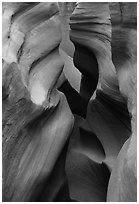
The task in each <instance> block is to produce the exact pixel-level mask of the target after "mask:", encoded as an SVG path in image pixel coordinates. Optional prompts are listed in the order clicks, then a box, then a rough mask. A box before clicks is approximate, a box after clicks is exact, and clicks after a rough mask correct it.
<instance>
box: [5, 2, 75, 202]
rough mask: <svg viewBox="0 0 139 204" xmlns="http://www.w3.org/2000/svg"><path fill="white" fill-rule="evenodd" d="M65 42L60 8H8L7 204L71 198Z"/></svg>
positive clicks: (37, 5)
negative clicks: (67, 162) (60, 88)
mask: <svg viewBox="0 0 139 204" xmlns="http://www.w3.org/2000/svg"><path fill="white" fill-rule="evenodd" d="M60 42H61V29H60V19H59V7H58V4H57V3H55V2H54V3H4V4H3V201H7V202H16V201H18V202H25V201H58V200H59V193H60V192H61V189H63V188H64V192H65V193H64V195H63V199H64V200H66V201H68V199H70V198H69V195H68V186H67V178H66V174H65V168H64V164H65V157H66V151H67V141H68V138H69V135H70V133H71V131H72V127H73V122H74V118H73V115H72V113H71V111H70V108H69V106H68V103H67V100H66V97H65V96H64V94H62V93H60V92H59V91H58V90H57V87H58V85H57V84H58V80H59V77H60V75H61V73H62V71H63V66H64V63H63V61H62V59H61V57H60V55H59V44H60ZM60 80H61V79H60ZM60 83H62V82H60ZM61 199H62V197H61Z"/></svg>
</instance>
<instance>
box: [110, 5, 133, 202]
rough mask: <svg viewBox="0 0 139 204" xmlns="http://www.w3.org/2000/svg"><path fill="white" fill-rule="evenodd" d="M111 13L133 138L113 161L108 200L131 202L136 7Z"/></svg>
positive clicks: (115, 53) (112, 7) (115, 58)
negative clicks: (130, 116)
mask: <svg viewBox="0 0 139 204" xmlns="http://www.w3.org/2000/svg"><path fill="white" fill-rule="evenodd" d="M116 8H117V9H116ZM110 10H111V16H112V30H113V32H112V36H113V37H112V53H113V61H114V64H115V67H116V70H117V75H118V81H119V87H120V91H121V93H122V94H123V95H124V96H125V97H126V98H127V105H128V110H129V112H130V113H131V115H132V120H131V127H132V136H131V138H129V139H128V140H127V141H126V143H125V144H124V145H123V147H122V149H121V151H120V153H119V155H118V158H117V160H116V163H115V166H114V168H113V171H112V174H111V177H110V183H109V188H108V195H107V200H108V201H115V202H118V201H124V202H125V201H130V202H132V201H136V200H137V90H136V89H137V87H136V85H137V77H136V73H137V67H136V63H137V39H136V38H137V30H136V29H137V27H136V24H137V4H136V3H113V4H110ZM115 11H117V12H115ZM117 16H118V17H117ZM116 19H117V20H116ZM117 24H118V26H117Z"/></svg>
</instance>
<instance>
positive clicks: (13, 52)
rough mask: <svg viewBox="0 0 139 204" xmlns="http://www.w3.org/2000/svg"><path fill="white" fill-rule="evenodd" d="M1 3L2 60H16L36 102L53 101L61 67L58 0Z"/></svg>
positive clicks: (53, 102)
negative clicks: (51, 1) (53, 1)
mask: <svg viewBox="0 0 139 204" xmlns="http://www.w3.org/2000/svg"><path fill="white" fill-rule="evenodd" d="M3 7H4V8H3V10H4V11H3V24H4V29H3V30H4V31H3V60H4V61H5V62H6V63H9V64H10V63H12V62H15V63H17V64H18V68H19V69H20V70H21V74H22V79H23V82H24V85H25V86H26V87H27V89H28V90H29V92H30V95H31V100H32V101H33V102H34V103H35V104H37V105H42V104H43V103H44V102H45V105H46V106H51V105H52V104H53V105H54V104H55V105H56V104H57V103H58V100H59V99H58V94H57V92H56V90H55V88H56V83H57V79H58V78H59V76H60V74H61V72H62V69H63V61H62V60H61V58H60V55H59V50H58V47H59V44H60V42H61V30H60V20H59V15H58V13H59V8H58V4H57V3H22V4H20V3H17V4H16V3H10V4H8V3H4V5H3ZM46 75H47V76H46ZM46 78H47V80H46ZM33 87H35V90H36V94H37V93H39V92H40V93H39V97H37V96H36V95H35V91H34V88H33ZM39 90H40V91H39ZM36 97H37V98H38V99H36Z"/></svg>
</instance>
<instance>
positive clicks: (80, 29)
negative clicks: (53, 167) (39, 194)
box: [67, 2, 136, 202]
mask: <svg viewBox="0 0 139 204" xmlns="http://www.w3.org/2000/svg"><path fill="white" fill-rule="evenodd" d="M119 4H120V3H119ZM133 4H134V3H133ZM133 4H132V3H130V4H129V5H128V3H123V4H122V6H123V8H122V10H121V7H120V8H119V7H118V6H117V3H112V4H111V3H110V4H109V3H98V2H97V3H94V2H88V3H87V2H81V3H78V5H77V7H76V9H75V10H74V12H73V14H72V16H71V18H70V19H71V21H70V28H71V31H70V37H71V40H72V42H73V43H74V45H75V53H74V57H73V61H74V65H75V66H76V68H77V69H78V70H79V71H80V72H81V73H82V81H81V87H80V95H81V97H82V98H84V99H85V100H86V101H89V102H88V106H87V114H86V117H85V118H86V120H85V121H84V122H82V123H80V124H79V125H78V128H79V129H81V128H83V129H84V131H85V132H86V140H89V137H88V136H87V132H88V129H89V131H90V130H91V132H92V138H93V137H94V135H96V137H97V138H98V139H99V140H100V141H101V144H102V146H103V148H104V151H105V158H104V159H102V161H103V162H105V163H106V164H107V165H108V167H109V169H110V170H111V171H112V175H113V174H115V173H113V171H115V168H116V167H115V161H116V160H117V156H118V154H119V152H120V150H121V151H122V149H121V148H122V146H123V145H124V143H125V142H126V141H127V139H128V138H129V140H130V147H131V146H132V148H133V147H134V145H135V140H136V139H135V138H136V136H135V137H134V139H133V137H132V136H131V134H133V135H136V133H134V130H133V129H134V125H133V124H131V117H133V112H132V111H131V110H132V108H133V107H134V106H135V100H136V99H135V98H136V96H135V95H136V94H135V93H136V90H135V88H134V87H135V84H136V74H135V73H136V30H135V24H136V20H135V19H136V12H134V10H135V9H136V5H135V4H134V5H133ZM114 5H115V7H114ZM112 9H113V10H112ZM118 12H120V13H118ZM128 12H130V13H129V14H127V13H128ZM132 12H133V13H134V14H131V13H132ZM121 16H122V17H121ZM121 19H122V20H121ZM129 19H130V20H129ZM128 21H130V22H129V23H128ZM121 22H122V23H121ZM131 25H132V26H131ZM130 36H133V41H132V39H131V37H130ZM131 72H132V73H131ZM133 93H134V94H133ZM132 94H133V95H134V97H133V96H132ZM133 101H134V102H133ZM132 103H133V104H134V105H133V104H132ZM135 112H136V111H135ZM134 122H135V121H134ZM135 123H136V122H135ZM135 129H136V128H135ZM76 134H77V133H74V136H73V137H75V136H76ZM79 138H80V139H79V141H80V140H82V134H81V133H80V137H79ZM86 144H87V143H86ZM90 145H91V144H90ZM84 148H85V149H87V148H88V145H87V146H86V147H84ZM92 148H93V145H92ZM126 148H127V149H128V147H126ZM132 148H130V153H129V155H130V154H131V155H134V156H133V158H134V159H133V163H132V162H131V163H132V164H133V166H135V167H133V170H131V169H132V167H131V166H132V164H130V165H131V166H130V165H129V163H130V162H129V163H128V162H125V163H124V162H123V160H122V159H120V161H122V162H123V166H122V165H121V170H119V169H120V165H119V164H118V170H117V172H116V175H117V176H120V177H122V179H123V180H121V181H118V184H116V182H115V180H114V179H116V176H115V177H114V176H112V177H114V179H112V182H111V183H110V186H109V189H110V193H109V192H108V194H109V195H108V200H110V201H124V200H126V198H125V197H126V194H127V193H128V192H129V191H131V193H130V194H132V193H133V196H129V197H130V198H129V197H127V200H130V201H136V195H135V194H136V184H135V186H134V187H133V185H132V184H133V183H134V181H135V180H136V173H135V172H136V170H135V169H136V162H135V161H136V157H135V155H136V153H135V152H136V150H135V149H136V147H134V148H133V149H132ZM127 149H126V151H127ZM131 149H132V150H131ZM134 150H135V151H134ZM87 151H88V152H89V148H88V150H87ZM128 152H129V151H128ZM133 152H134V153H133ZM132 153H133V154H132ZM81 154H82V155H86V154H84V153H83V151H82V153H81ZM73 155H74V156H75V158H76V156H77V153H75V148H73V149H71V150H70V154H69V158H68V161H70V160H71V159H70V157H71V158H72V161H71V163H72V164H71V165H70V166H68V164H67V167H68V168H67V174H68V175H69V177H68V179H69V184H70V195H71V197H72V198H73V199H75V200H78V201H81V202H86V201H90V202H91V201H92V200H93V201H98V199H99V201H103V202H104V201H106V200H107V198H106V197H93V193H92V190H91V187H90V190H91V192H90V194H89V193H88V192H86V194H85V196H83V197H82V198H81V197H80V196H79V194H81V192H84V191H85V189H84V186H81V185H80V183H82V182H85V181H83V178H79V176H78V174H79V171H80V169H81V166H82V161H80V162H78V165H77V166H78V167H76V171H77V174H76V173H75V171H74V168H72V165H73V166H74V163H76V159H75V160H74V156H73ZM98 155H99V154H98ZM129 155H128V156H127V155H126V156H125V158H126V159H127V161H128V157H129ZM119 157H120V156H118V158H119ZM87 159H88V158H87ZM87 159H86V162H87ZM129 160H130V159H129ZM118 161H119V159H118ZM118 161H117V162H118ZM90 162H91V161H90ZM127 163H128V164H127ZM94 168H96V167H94ZM126 168H127V169H128V170H127V172H124V169H126ZM77 169H78V170H77ZM88 171H91V167H90V170H88ZM119 171H121V173H119ZM131 172H132V173H131ZM130 173H131V174H132V175H131V174H130ZM122 175H123V176H122ZM126 175H127V177H128V178H129V177H130V176H129V175H131V177H130V179H131V180H132V181H131V186H130V184H129V183H128V182H127V183H126V185H127V186H126V185H125V186H126V187H125V186H124V182H126V181H127V179H126ZM76 177H77V180H78V179H79V183H76V179H75V178H76ZM73 178H74V179H73ZM98 180H99V178H98ZM86 182H87V181H86ZM73 183H74V184H75V185H76V189H79V190H76V191H75V186H74V185H73ZM112 183H113V186H114V187H113V188H111V187H112ZM88 185H89V184H88ZM92 185H93V184H92ZM116 185H117V186H116ZM120 185H122V186H123V187H120ZM97 188H98V189H99V188H101V184H100V183H99V184H98V186H97ZM119 188H120V189H122V190H121V192H119ZM125 188H126V189H125ZM92 189H93V186H92ZM111 189H113V193H112V191H111ZM114 189H117V190H116V192H118V193H119V194H118V196H121V197H120V199H119V197H116V199H117V200H115V197H114V196H115V191H114ZM127 189H128V190H127ZM88 191H89V190H88ZM75 192H76V193H75ZM86 196H87V197H86ZM109 196H110V199H109ZM128 198H129V199H128ZM118 199H119V200H118Z"/></svg>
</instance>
